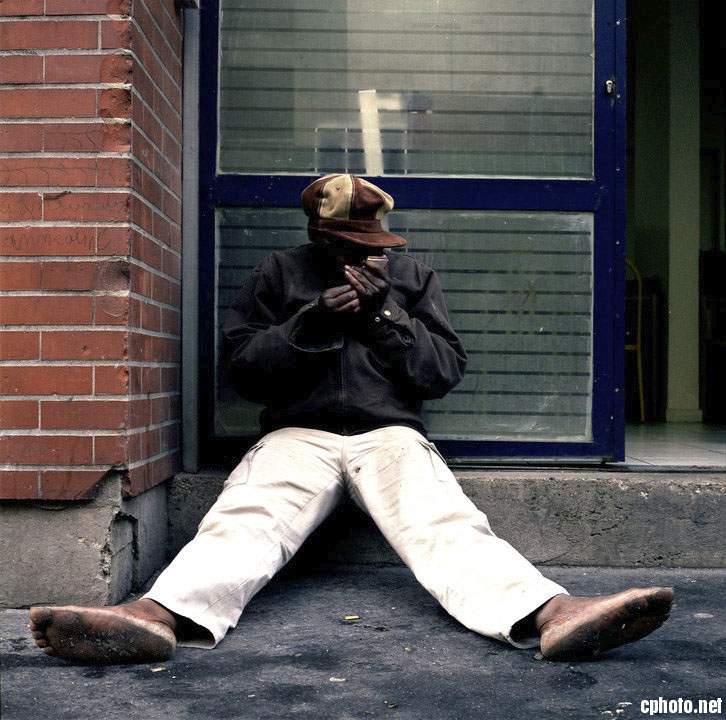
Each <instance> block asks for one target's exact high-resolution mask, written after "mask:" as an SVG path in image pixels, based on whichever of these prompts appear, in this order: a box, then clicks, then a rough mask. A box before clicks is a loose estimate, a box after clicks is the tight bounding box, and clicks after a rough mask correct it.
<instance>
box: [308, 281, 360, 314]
mask: <svg viewBox="0 0 726 720" xmlns="http://www.w3.org/2000/svg"><path fill="white" fill-rule="evenodd" d="M318 304H319V305H320V307H322V308H324V309H325V310H329V311H330V312H357V311H358V308H359V306H360V299H359V297H358V293H357V291H356V290H355V288H353V286H351V285H340V286H339V287H334V288H330V289H328V290H326V291H325V292H324V293H323V294H322V295H321V296H320V299H319V300H318Z"/></svg>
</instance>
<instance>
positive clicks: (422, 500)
mask: <svg viewBox="0 0 726 720" xmlns="http://www.w3.org/2000/svg"><path fill="white" fill-rule="evenodd" d="M377 432H378V433H380V434H379V435H378V436H377V437H374V434H373V433H370V434H369V435H371V438H370V439H368V438H363V437H362V436H361V438H360V444H359V447H358V448H357V450H356V452H357V454H356V455H354V454H353V453H351V454H349V457H350V461H349V463H348V473H349V476H350V482H351V484H352V486H353V491H352V492H353V495H354V497H356V498H357V499H358V500H359V503H360V504H361V506H362V507H363V508H364V509H365V510H367V511H368V512H369V514H371V516H372V517H373V519H374V520H375V521H376V523H377V524H378V526H379V528H380V529H381V531H382V532H383V534H384V535H385V537H386V538H387V539H388V540H389V542H390V543H391V544H392V545H393V547H394V549H395V550H396V551H397V552H398V553H399V555H400V556H401V557H402V559H403V560H404V562H406V564H407V565H408V566H409V567H410V568H411V569H412V570H413V572H414V574H415V575H416V577H417V578H418V580H419V581H420V582H421V583H422V584H423V585H424V587H425V588H426V589H427V590H428V591H429V592H430V593H431V594H432V595H433V596H434V597H436V598H437V600H439V602H441V604H442V605H443V607H444V608H445V609H446V610H447V611H448V612H449V613H451V615H453V616H454V617H455V618H457V619H458V620H459V621H460V622H461V623H462V624H464V625H465V626H466V627H468V628H469V629H471V630H474V631H476V632H479V633H482V634H483V635H487V636H489V637H493V638H496V639H498V640H506V641H508V642H510V643H511V644H512V645H515V646H517V647H532V646H536V645H537V644H538V643H540V642H541V648H542V652H543V654H544V655H545V656H546V657H548V658H551V659H563V660H564V659H574V658H578V657H579V658H582V657H589V656H592V655H593V654H596V653H598V652H601V651H603V650H608V649H610V648H613V647H617V646H618V645H622V644H624V643H627V642H632V641H634V640H638V639H639V638H641V637H644V636H645V635H647V634H648V633H650V632H652V631H653V630H655V629H656V628H657V627H659V626H660V625H661V624H662V623H663V622H664V620H665V619H666V618H667V616H668V611H669V609H670V605H671V601H672V599H673V590H672V589H670V588H647V589H631V590H628V591H626V592H624V593H619V594H617V595H612V596H607V597H598V598H575V597H570V596H569V595H568V594H567V592H566V591H565V590H564V588H562V587H560V586H559V585H557V584H555V583H553V582H552V581H550V580H547V579H546V578H544V577H543V576H542V575H541V574H540V573H539V571H538V570H537V569H536V568H534V567H533V566H532V565H531V564H530V563H529V562H528V561H527V560H525V559H524V558H523V557H522V556H521V555H520V554H519V553H518V552H517V551H516V550H514V548H512V547H511V546H510V545H509V544H508V543H506V542H504V541H503V540H500V539H499V538H496V537H495V536H494V534H493V533H492V531H491V529H490V527H489V523H488V521H487V519H486V516H485V515H483V514H482V513H481V512H479V511H478V510H477V509H476V507H475V506H474V505H473V504H472V503H471V502H470V501H469V500H468V498H466V496H465V495H464V493H463V492H462V491H461V489H460V488H459V486H458V483H456V480H455V479H454V477H453V475H452V474H451V472H450V471H449V470H448V468H447V467H446V464H445V463H444V461H443V460H442V459H441V457H440V456H439V455H438V453H437V451H436V449H435V448H434V447H433V445H431V444H430V443H428V442H426V440H425V439H424V438H423V437H422V436H420V435H418V433H415V432H414V431H411V430H408V429H406V428H386V429H384V430H381V431H377Z"/></svg>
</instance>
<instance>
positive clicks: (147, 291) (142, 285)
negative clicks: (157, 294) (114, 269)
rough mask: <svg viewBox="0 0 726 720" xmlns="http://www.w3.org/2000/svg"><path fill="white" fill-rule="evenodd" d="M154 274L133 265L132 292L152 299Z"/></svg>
mask: <svg viewBox="0 0 726 720" xmlns="http://www.w3.org/2000/svg"><path fill="white" fill-rule="evenodd" d="M151 285H152V274H151V272H149V271H148V270H147V269H146V268H143V267H141V266H140V265H136V264H132V265H131V292H134V293H137V294H138V295H143V296H144V297H151Z"/></svg>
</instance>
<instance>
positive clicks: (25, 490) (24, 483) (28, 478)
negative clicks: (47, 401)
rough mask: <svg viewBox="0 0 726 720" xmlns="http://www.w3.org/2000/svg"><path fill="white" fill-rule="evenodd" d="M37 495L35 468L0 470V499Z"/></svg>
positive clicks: (24, 497)
mask: <svg viewBox="0 0 726 720" xmlns="http://www.w3.org/2000/svg"><path fill="white" fill-rule="evenodd" d="M0 13H2V5H0ZM37 497H38V471H37V470H0V500H35V499H36V498H37Z"/></svg>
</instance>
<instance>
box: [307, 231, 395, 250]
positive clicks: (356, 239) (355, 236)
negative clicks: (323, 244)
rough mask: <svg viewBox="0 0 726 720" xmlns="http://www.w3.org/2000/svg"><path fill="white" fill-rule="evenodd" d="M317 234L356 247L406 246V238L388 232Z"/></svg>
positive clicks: (325, 232)
mask: <svg viewBox="0 0 726 720" xmlns="http://www.w3.org/2000/svg"><path fill="white" fill-rule="evenodd" d="M317 232H322V233H323V234H325V235H332V236H333V237H339V238H342V239H343V240H347V241H348V242H352V243H355V244H356V245H365V246H366V247H379V248H380V247H383V248H387V247H401V246H403V245H405V244H406V240H405V238H402V237H401V236H400V235H394V234H393V233H389V232H386V231H383V232H377V233H354V232H343V231H342V230H318V231H317Z"/></svg>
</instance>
